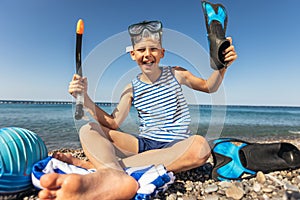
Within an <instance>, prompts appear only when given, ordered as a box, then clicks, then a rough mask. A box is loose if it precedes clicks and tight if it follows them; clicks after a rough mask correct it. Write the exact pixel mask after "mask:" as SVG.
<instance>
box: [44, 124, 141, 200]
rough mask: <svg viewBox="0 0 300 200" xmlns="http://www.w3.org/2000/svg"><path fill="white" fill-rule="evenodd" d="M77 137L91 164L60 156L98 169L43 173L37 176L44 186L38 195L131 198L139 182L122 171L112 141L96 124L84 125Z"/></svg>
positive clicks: (82, 197) (48, 197)
mask: <svg viewBox="0 0 300 200" xmlns="http://www.w3.org/2000/svg"><path fill="white" fill-rule="evenodd" d="M87 134H88V135H87ZM80 139H81V141H82V144H83V149H84V151H85V153H86V155H87V157H88V158H89V160H90V161H91V163H90V164H91V165H90V164H89V165H86V164H87V163H86V161H80V160H78V159H76V158H71V157H68V156H65V157H64V156H62V157H61V159H62V160H63V159H65V161H67V162H69V163H72V164H76V165H79V166H80V165H81V166H84V165H86V166H94V167H95V168H96V170H97V171H96V172H95V173H91V174H88V175H78V174H68V175H62V174H55V173H54V174H46V175H44V176H43V177H42V178H41V180H40V182H41V185H42V186H43V187H44V188H45V189H44V190H42V191H40V193H39V198H40V199H57V200H59V199H62V200H68V199H72V200H76V199H78V200H81V199H100V200H102V199H109V200H110V199H131V198H132V197H133V196H134V195H135V194H136V191H137V190H138V183H137V182H136V180H135V179H133V178H132V177H131V176H129V175H127V174H126V173H125V172H124V171H123V169H122V167H121V166H120V165H119V163H118V160H117V159H116V156H115V151H114V147H113V145H112V144H111V142H110V141H109V140H108V139H107V138H106V136H105V135H104V134H103V132H101V130H99V126H96V124H91V125H90V126H85V127H84V128H83V129H82V130H81V133H80ZM95 147H98V148H96V150H99V152H98V151H94V150H95ZM90 151H91V152H90ZM97 156H98V157H97ZM58 157H59V156H58Z"/></svg>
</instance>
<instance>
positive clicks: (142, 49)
mask: <svg viewBox="0 0 300 200" xmlns="http://www.w3.org/2000/svg"><path fill="white" fill-rule="evenodd" d="M145 50H146V48H139V49H137V51H139V52H144V51H145Z"/></svg>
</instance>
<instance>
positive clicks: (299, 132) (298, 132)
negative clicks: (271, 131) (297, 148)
mask: <svg viewBox="0 0 300 200" xmlns="http://www.w3.org/2000/svg"><path fill="white" fill-rule="evenodd" d="M289 133H292V134H300V131H289Z"/></svg>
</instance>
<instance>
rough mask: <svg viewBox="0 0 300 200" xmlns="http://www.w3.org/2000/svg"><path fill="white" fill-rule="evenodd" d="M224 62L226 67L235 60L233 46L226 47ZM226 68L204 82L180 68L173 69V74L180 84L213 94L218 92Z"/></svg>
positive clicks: (215, 72) (217, 71) (214, 73)
mask: <svg viewBox="0 0 300 200" xmlns="http://www.w3.org/2000/svg"><path fill="white" fill-rule="evenodd" d="M227 39H229V41H230V43H232V39H231V38H227ZM224 55H225V61H226V62H227V63H228V64H227V67H228V66H229V65H231V64H232V63H233V62H234V61H235V60H236V58H237V54H236V52H235V50H234V46H232V45H231V46H230V47H228V48H227V49H226V50H225V52H224ZM227 67H226V68H223V69H221V70H216V71H214V72H213V73H212V74H211V76H210V77H209V78H208V79H207V80H205V79H202V78H199V77H196V76H195V75H193V74H192V73H191V72H189V71H187V70H185V69H183V68H181V67H175V68H174V74H175V77H176V79H177V80H178V82H179V83H180V84H183V85H186V86H188V87H190V88H192V89H195V90H198V91H202V92H207V93H213V92H216V91H217V90H218V88H219V87H220V85H221V83H222V80H223V78H224V75H225V72H226V70H227Z"/></svg>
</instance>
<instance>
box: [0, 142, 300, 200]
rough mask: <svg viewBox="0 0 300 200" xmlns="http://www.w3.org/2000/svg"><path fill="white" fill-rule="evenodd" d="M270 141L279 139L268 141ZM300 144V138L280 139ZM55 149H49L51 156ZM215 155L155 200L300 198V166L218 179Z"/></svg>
mask: <svg viewBox="0 0 300 200" xmlns="http://www.w3.org/2000/svg"><path fill="white" fill-rule="evenodd" d="M268 142H278V140H277V141H268ZM280 142H289V143H292V144H294V145H295V146H297V147H298V148H299V147H300V138H299V139H297V138H296V139H293V140H283V139H282V140H280ZM56 151H60V152H64V153H71V154H72V155H73V156H76V157H78V158H80V159H87V158H86V157H85V155H84V153H83V151H82V149H76V150H74V149H73V150H72V149H59V150H56ZM53 152H54V151H52V152H49V155H51V154H52V153H53ZM212 166H213V159H212V157H211V158H210V159H209V160H208V162H207V163H206V164H205V165H203V166H201V167H199V168H196V169H192V170H189V171H186V172H182V173H178V174H176V180H175V182H174V183H173V184H172V185H171V186H170V187H169V188H168V189H167V190H166V191H165V192H164V193H160V194H158V195H157V196H156V197H155V198H154V200H161V199H162V200H198V199H199V200H202V199H205V200H239V199H241V200H249V199H257V200H269V199H274V200H296V199H300V169H296V170H284V171H274V172H271V173H268V174H264V173H262V172H258V173H257V175H256V176H255V177H253V178H250V179H244V180H242V181H230V182H229V181H215V180H213V179H211V177H210V172H211V169H212ZM0 199H21V200H22V199H23V200H36V199H38V198H37V191H36V190H35V189H32V190H30V191H27V192H26V193H23V194H21V195H10V196H2V197H1V196H0Z"/></svg>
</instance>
